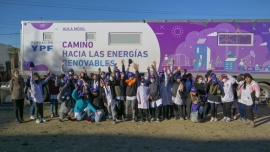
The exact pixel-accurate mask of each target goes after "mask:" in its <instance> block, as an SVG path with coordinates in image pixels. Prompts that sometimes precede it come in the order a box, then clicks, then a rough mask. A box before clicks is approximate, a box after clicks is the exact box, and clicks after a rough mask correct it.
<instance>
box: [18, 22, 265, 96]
mask: <svg viewBox="0 0 270 152" xmlns="http://www.w3.org/2000/svg"><path fill="white" fill-rule="evenodd" d="M21 33H22V35H21V38H22V39H21V43H22V44H21V59H20V61H21V62H22V64H21V65H22V67H21V69H22V71H23V72H24V73H28V72H29V67H28V61H33V62H34V63H35V64H36V68H35V70H37V71H40V72H42V73H46V71H47V70H48V69H51V71H53V72H55V73H59V72H60V65H61V63H62V62H63V61H64V62H65V66H66V67H68V68H73V69H74V70H75V71H81V70H82V67H86V69H87V71H92V72H95V71H97V70H98V68H99V67H101V68H102V70H106V69H107V65H108V63H110V64H111V65H112V66H113V65H114V64H115V63H118V64H120V61H121V60H122V59H123V58H124V59H125V61H126V63H127V60H128V59H129V58H130V59H132V60H133V61H134V62H135V63H139V70H140V71H141V72H146V68H147V66H149V65H151V64H152V62H153V61H154V60H155V61H157V64H158V68H159V69H162V68H163V67H164V66H165V65H166V64H169V65H170V64H171V63H172V61H174V62H175V66H181V68H182V69H187V70H188V71H190V72H192V73H195V74H203V75H204V73H205V72H206V71H207V70H208V69H210V68H211V67H215V72H216V73H220V74H221V73H230V74H232V75H238V74H240V73H251V74H252V75H253V76H254V78H255V79H256V81H257V82H259V84H260V86H261V88H262V89H263V98H268V97H269V94H270V86H269V84H270V80H269V74H270V73H269V72H270V45H269V44H270V22H269V20H172V21H169V20H163V21H145V20H144V21H22V31H21Z"/></svg>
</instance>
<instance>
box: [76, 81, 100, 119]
mask: <svg viewBox="0 0 270 152" xmlns="http://www.w3.org/2000/svg"><path fill="white" fill-rule="evenodd" d="M75 88H76V89H75V90H74V91H73V92H72V95H71V96H72V98H73V99H74V100H76V104H75V106H74V109H73V110H74V117H75V119H76V120H77V121H80V120H82V119H83V115H84V113H87V121H88V122H89V123H90V122H92V121H91V115H90V114H91V111H92V112H94V113H95V112H96V111H97V110H96V109H95V108H94V107H93V105H92V104H91V103H90V102H89V100H88V99H86V94H87V93H86V92H84V91H82V90H79V85H75Z"/></svg>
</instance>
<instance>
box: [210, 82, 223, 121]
mask: <svg viewBox="0 0 270 152" xmlns="http://www.w3.org/2000/svg"><path fill="white" fill-rule="evenodd" d="M210 80H211V81H210ZM207 86H208V87H209V89H207V90H209V91H208V102H209V103H210V105H211V120H210V121H211V122H213V121H215V122H217V121H218V119H217V108H218V105H219V104H220V102H221V97H220V93H221V91H220V86H219V84H218V80H217V78H216V77H213V78H212V79H209V80H208V82H207Z"/></svg>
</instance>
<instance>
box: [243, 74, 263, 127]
mask: <svg viewBox="0 0 270 152" xmlns="http://www.w3.org/2000/svg"><path fill="white" fill-rule="evenodd" d="M244 79H245V81H244V83H243V84H242V85H241V86H240V89H239V96H240V98H241V100H242V102H243V103H244V105H245V110H246V117H247V121H246V124H247V125H251V127H252V128H254V127H255V122H254V113H253V108H254V105H255V104H258V103H259V97H260V87H259V85H258V83H257V82H256V81H254V79H253V77H252V76H251V75H250V74H249V73H245V74H244Z"/></svg>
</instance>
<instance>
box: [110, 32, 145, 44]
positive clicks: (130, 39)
mask: <svg viewBox="0 0 270 152" xmlns="http://www.w3.org/2000/svg"><path fill="white" fill-rule="evenodd" d="M141 34H142V33H109V45H112V44H139V45H140V44H141Z"/></svg>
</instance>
